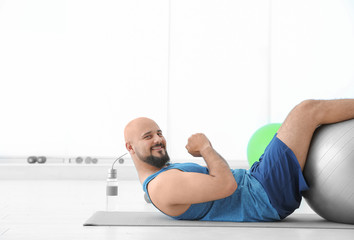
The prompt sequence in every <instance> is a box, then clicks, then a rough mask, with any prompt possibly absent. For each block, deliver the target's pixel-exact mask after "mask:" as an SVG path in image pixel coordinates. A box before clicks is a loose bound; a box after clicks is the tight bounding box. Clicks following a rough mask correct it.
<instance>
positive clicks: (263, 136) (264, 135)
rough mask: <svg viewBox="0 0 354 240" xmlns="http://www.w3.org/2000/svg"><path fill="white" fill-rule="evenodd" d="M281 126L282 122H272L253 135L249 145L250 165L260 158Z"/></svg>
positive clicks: (248, 158)
mask: <svg viewBox="0 0 354 240" xmlns="http://www.w3.org/2000/svg"><path fill="white" fill-rule="evenodd" d="M280 126H281V124H280V123H270V124H267V125H264V126H263V127H261V128H259V129H258V130H257V131H256V132H255V133H254V134H253V135H252V137H251V138H250V140H249V142H248V145H247V160H248V163H249V165H250V166H252V165H253V163H255V162H256V161H258V160H259V158H260V157H261V156H262V154H263V153H264V150H265V149H266V147H267V146H268V144H269V142H270V141H271V140H272V138H273V137H274V134H275V133H276V132H277V131H278V129H279V128H280Z"/></svg>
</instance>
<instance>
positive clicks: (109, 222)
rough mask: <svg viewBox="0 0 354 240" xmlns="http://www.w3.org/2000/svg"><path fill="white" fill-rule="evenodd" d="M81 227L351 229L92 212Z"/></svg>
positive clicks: (305, 222)
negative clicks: (189, 219)
mask: <svg viewBox="0 0 354 240" xmlns="http://www.w3.org/2000/svg"><path fill="white" fill-rule="evenodd" d="M84 226H149V227H240V228H245V227H250V228H311V229H353V230H354V224H353V225H352V224H342V223H335V222H330V221H327V220H324V219H323V218H321V217H320V216H318V215H316V214H293V215H291V216H290V217H287V218H286V219H284V220H282V221H279V222H214V221H186V220H174V219H172V218H169V217H167V216H165V215H164V214H162V213H159V212H104V211H98V212H95V213H94V214H93V215H92V216H91V217H90V218H89V219H88V220H87V221H86V222H85V223H84Z"/></svg>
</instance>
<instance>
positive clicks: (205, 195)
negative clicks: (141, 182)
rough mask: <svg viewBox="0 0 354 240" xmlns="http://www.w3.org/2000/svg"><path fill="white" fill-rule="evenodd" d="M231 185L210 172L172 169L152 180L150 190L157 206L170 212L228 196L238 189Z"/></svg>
mask: <svg viewBox="0 0 354 240" xmlns="http://www.w3.org/2000/svg"><path fill="white" fill-rule="evenodd" d="M229 186H230V185H227V184H224V183H222V182H220V181H219V180H218V179H217V178H215V177H213V176H211V175H208V174H203V173H194V172H182V171H179V170H177V169H171V170H169V171H166V172H164V173H161V174H160V175H159V176H158V178H156V179H154V180H153V181H151V182H150V183H149V186H148V191H149V194H150V198H151V200H152V202H153V203H154V204H155V206H156V207H158V208H159V209H160V210H161V211H163V212H165V213H167V214H168V212H175V210H176V209H185V207H187V206H190V205H191V204H196V203H203V202H209V201H214V200H218V199H222V198H226V197H228V196H230V195H231V194H232V193H233V192H234V191H235V190H236V188H230V187H229ZM181 206H182V207H181Z"/></svg>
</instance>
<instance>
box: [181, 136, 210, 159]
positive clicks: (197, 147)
mask: <svg viewBox="0 0 354 240" xmlns="http://www.w3.org/2000/svg"><path fill="white" fill-rule="evenodd" d="M208 147H212V146H211V143H210V141H209V139H208V138H207V137H206V136H205V135H204V134H203V133H196V134H193V135H192V136H191V137H190V138H188V143H187V145H186V149H187V150H188V152H189V153H190V154H191V155H192V156H193V157H201V156H202V155H203V154H202V152H203V150H205V149H207V148H208Z"/></svg>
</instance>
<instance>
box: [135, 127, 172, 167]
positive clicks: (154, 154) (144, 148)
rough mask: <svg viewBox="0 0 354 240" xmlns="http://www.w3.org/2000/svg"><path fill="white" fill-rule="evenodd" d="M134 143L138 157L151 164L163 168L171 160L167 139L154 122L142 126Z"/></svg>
mask: <svg viewBox="0 0 354 240" xmlns="http://www.w3.org/2000/svg"><path fill="white" fill-rule="evenodd" d="M134 145H135V146H134V151H135V153H136V155H137V156H138V158H139V159H140V160H141V161H143V162H145V163H147V164H149V165H151V166H154V167H156V168H162V167H164V166H165V165H166V164H167V163H168V162H169V161H170V158H169V156H168V153H167V151H166V139H165V138H164V136H163V135H162V131H161V130H160V129H159V127H158V126H157V125H156V123H154V122H150V123H147V124H145V126H144V127H142V129H141V131H140V132H139V136H138V139H137V141H136V144H134Z"/></svg>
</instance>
